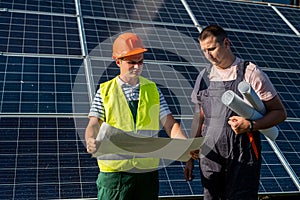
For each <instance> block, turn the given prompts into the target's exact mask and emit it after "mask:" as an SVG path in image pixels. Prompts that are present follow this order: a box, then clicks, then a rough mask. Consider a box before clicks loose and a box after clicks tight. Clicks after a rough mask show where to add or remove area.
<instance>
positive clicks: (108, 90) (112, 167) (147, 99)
mask: <svg viewBox="0 0 300 200" xmlns="http://www.w3.org/2000/svg"><path fill="white" fill-rule="evenodd" d="M139 83H140V92H139V102H138V108H137V116H136V123H134V119H133V116H132V113H131V110H130V108H129V105H128V102H127V100H126V97H125V95H124V93H123V91H122V88H121V86H120V85H119V84H118V77H115V78H114V79H112V80H110V81H107V82H105V83H102V84H101V85H100V93H101V97H102V100H103V105H104V109H105V122H106V123H108V124H109V125H111V126H113V127H116V128H118V129H121V130H123V131H125V132H134V133H138V131H147V130H149V131H157V132H158V131H159V108H160V97H159V93H158V90H157V87H156V84H155V83H154V82H152V81H150V80H148V79H146V78H144V77H141V76H140V77H139ZM158 164H159V159H157V158H136V157H135V156H132V157H128V158H126V156H122V155H115V154H109V156H106V157H105V159H103V158H101V157H100V158H98V166H99V168H100V171H102V172H119V171H129V170H131V169H133V168H138V169H143V170H148V169H156V168H157V167H158Z"/></svg>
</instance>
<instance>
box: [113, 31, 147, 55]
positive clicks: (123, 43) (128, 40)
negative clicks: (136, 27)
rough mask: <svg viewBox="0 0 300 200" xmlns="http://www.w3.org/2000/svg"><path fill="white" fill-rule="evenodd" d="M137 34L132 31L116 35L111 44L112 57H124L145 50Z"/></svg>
mask: <svg viewBox="0 0 300 200" xmlns="http://www.w3.org/2000/svg"><path fill="white" fill-rule="evenodd" d="M146 51H147V49H145V47H144V44H143V42H142V40H141V38H140V37H139V36H137V35H136V34H133V33H123V34H121V35H119V37H117V39H116V40H115V41H114V44H113V54H112V58H113V59H118V58H124V57H127V56H132V55H136V54H140V53H144V52H146Z"/></svg>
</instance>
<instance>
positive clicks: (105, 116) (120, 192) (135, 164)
mask: <svg viewBox="0 0 300 200" xmlns="http://www.w3.org/2000/svg"><path fill="white" fill-rule="evenodd" d="M146 51H147V49H146V48H145V47H144V45H143V42H142V40H141V39H140V37H139V36H137V35H136V34H133V33H123V34H121V35H119V37H117V39H116V40H115V41H114V44H113V55H112V58H113V59H115V61H116V64H117V65H118V67H119V68H120V74H119V75H118V76H116V77H115V78H113V79H112V80H109V81H107V82H104V83H101V84H100V88H99V90H98V91H97V93H96V95H95V98H94V101H93V104H92V106H91V109H90V113H89V119H90V120H89V124H88V126H87V128H86V133H85V140H86V144H87V152H88V153H91V154H92V153H94V152H95V151H96V149H97V145H96V140H95V138H96V136H97V134H98V131H99V128H100V126H101V124H102V123H103V122H105V123H107V124H109V125H110V126H113V127H116V128H118V129H121V130H123V131H125V132H134V133H136V134H140V135H147V136H149V135H150V136H151V137H157V136H158V132H159V130H160V123H161V124H162V125H163V127H164V129H165V131H166V133H167V134H168V135H169V137H171V138H179V139H186V135H185V133H184V132H183V131H182V130H181V128H180V126H179V123H178V122H177V121H176V120H175V119H174V117H173V116H172V113H171V111H170V110H169V108H168V105H167V103H166V101H165V98H164V96H163V94H162V92H161V91H160V89H159V88H158V87H157V86H156V84H155V83H154V82H152V81H150V80H148V79H146V78H144V77H142V76H141V73H142V69H143V61H144V52H146ZM97 160H98V165H99V168H100V173H99V175H98V179H97V187H98V199H101V200H106V199H107V200H125V199H127V200H131V199H134V200H147V199H148V200H154V199H158V190H159V184H158V183H159V182H158V170H157V169H158V165H159V159H157V158H140V157H135V156H128V155H118V154H109V155H105V157H103V156H101V157H98V158H97Z"/></svg>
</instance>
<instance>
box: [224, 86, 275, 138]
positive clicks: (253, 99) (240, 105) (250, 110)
mask: <svg viewBox="0 0 300 200" xmlns="http://www.w3.org/2000/svg"><path fill="white" fill-rule="evenodd" d="M238 90H239V91H240V92H241V94H242V95H243V98H244V100H243V99H242V98H241V97H239V96H238V95H237V94H235V93H234V92H233V91H232V90H228V91H226V92H224V94H223V95H222V102H223V103H224V104H225V105H226V106H228V107H229V108H230V109H231V110H233V111H234V112H235V113H237V114H238V115H240V116H242V117H245V118H246V119H250V120H256V119H260V118H262V117H263V115H264V114H265V112H266V109H265V106H264V104H263V102H262V101H261V100H260V99H259V97H258V95H257V94H256V92H255V91H254V90H253V88H252V87H251V86H250V84H249V83H247V82H246V81H243V82H241V83H239V85H238ZM245 101H246V102H245ZM259 131H260V132H261V133H263V134H264V135H265V136H267V137H268V138H270V139H271V140H272V141H275V139H276V138H277V136H278V128H277V127H276V126H273V127H271V128H268V129H263V130H259Z"/></svg>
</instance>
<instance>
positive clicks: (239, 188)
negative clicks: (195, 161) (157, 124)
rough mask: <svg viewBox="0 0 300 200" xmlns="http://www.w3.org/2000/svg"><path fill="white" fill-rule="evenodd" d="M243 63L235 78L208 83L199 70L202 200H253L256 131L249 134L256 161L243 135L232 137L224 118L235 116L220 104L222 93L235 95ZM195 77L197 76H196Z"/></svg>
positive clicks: (257, 165)
mask: <svg viewBox="0 0 300 200" xmlns="http://www.w3.org/2000/svg"><path fill="white" fill-rule="evenodd" d="M246 65H247V64H244V61H242V62H241V63H239V65H238V72H237V79H236V80H233V81H208V78H207V76H208V74H209V72H208V70H209V69H210V68H207V69H205V70H203V71H202V72H201V73H200V75H199V76H201V77H200V78H201V82H200V83H201V84H200V86H198V87H199V91H198V93H197V99H198V100H199V101H200V102H201V107H202V108H203V111H204V116H205V117H204V127H203V131H202V136H206V137H207V141H206V142H205V144H204V145H203V146H202V147H201V150H202V152H201V155H200V171H201V181H202V185H203V187H204V199H205V200H208V199H214V200H215V199H218V200H219V199H222V200H223V199H230V200H231V199H235V200H248V199H249V200H250V199H251V200H257V198H258V197H257V193H258V188H259V178H260V167H261V143H260V134H259V132H254V133H253V134H252V136H253V138H254V142H255V144H256V148H257V150H258V151H257V152H258V158H257V157H256V155H255V153H254V150H253V145H251V143H250V141H249V137H248V135H247V133H243V134H238V135H236V134H235V133H234V132H233V131H232V129H231V127H230V126H229V125H228V123H227V122H228V118H229V117H230V116H233V115H236V114H235V113H234V112H233V111H231V110H230V109H229V108H227V107H226V106H225V105H224V104H223V103H222V102H221V96H222V94H223V93H224V92H225V91H226V90H233V91H234V92H235V93H236V94H238V95H239V96H241V94H240V93H239V92H238V89H237V88H238V84H239V83H240V82H241V81H242V80H243V78H244V73H245V68H246V67H245V66H246ZM198 78H199V77H198Z"/></svg>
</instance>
